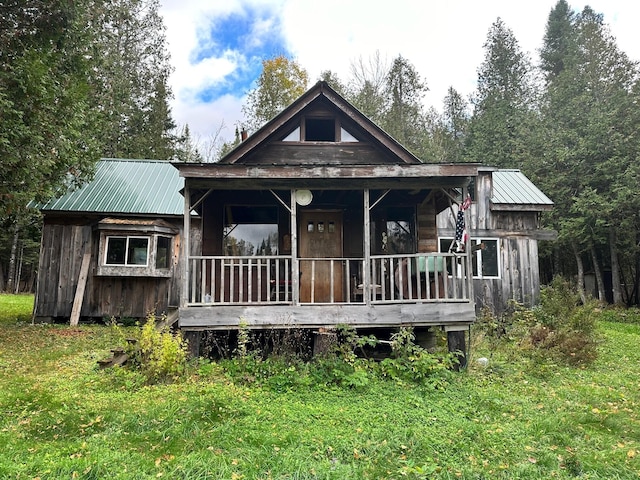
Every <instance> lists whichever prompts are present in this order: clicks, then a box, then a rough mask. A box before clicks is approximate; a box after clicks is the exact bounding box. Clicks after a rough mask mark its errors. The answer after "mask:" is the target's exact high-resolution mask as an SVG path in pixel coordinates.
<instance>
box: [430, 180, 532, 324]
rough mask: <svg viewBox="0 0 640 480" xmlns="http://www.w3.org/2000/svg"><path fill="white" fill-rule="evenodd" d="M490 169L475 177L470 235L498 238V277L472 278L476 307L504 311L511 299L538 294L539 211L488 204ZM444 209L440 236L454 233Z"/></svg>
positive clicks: (528, 300)
mask: <svg viewBox="0 0 640 480" xmlns="http://www.w3.org/2000/svg"><path fill="white" fill-rule="evenodd" d="M491 188H492V186H491V173H490V172H483V173H480V174H479V175H478V177H477V179H476V198H475V201H474V202H473V204H472V205H471V207H470V215H469V216H470V218H471V226H470V228H469V229H468V230H469V233H470V235H471V239H472V240H473V239H474V238H495V239H497V240H498V249H499V257H500V278H474V281H473V285H474V294H475V300H476V309H478V310H479V309H481V308H483V307H488V308H490V309H491V310H492V311H493V312H494V313H500V312H502V311H504V310H505V309H506V308H507V306H508V303H509V301H510V300H515V301H517V302H519V303H522V304H525V305H535V304H536V303H537V302H538V300H539V295H540V273H539V265H538V240H537V238H536V232H538V229H539V222H538V212H536V211H530V210H517V209H513V210H510V211H496V210H492V206H491V193H492V190H491ZM454 212H457V209H456V207H455V206H454V208H453V211H452V210H450V209H449V210H446V211H444V212H441V213H440V214H439V215H438V219H437V223H438V234H439V236H440V237H453V235H454V234H455V214H454Z"/></svg>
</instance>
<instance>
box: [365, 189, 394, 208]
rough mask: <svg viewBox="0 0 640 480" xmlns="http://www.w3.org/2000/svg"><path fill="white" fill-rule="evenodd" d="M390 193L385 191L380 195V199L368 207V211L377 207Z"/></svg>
mask: <svg viewBox="0 0 640 480" xmlns="http://www.w3.org/2000/svg"><path fill="white" fill-rule="evenodd" d="M390 191H391V190H387V191H386V192H384V193H383V194H382V195H380V198H378V199H377V200H376V201H375V202H373V205H371V206H370V207H369V210H372V209H373V208H375V206H376V205H378V204H379V203H380V202H381V201H382V200H383V199H384V197H386V196H387V195H388V194H389V192H390Z"/></svg>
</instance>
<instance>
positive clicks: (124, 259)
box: [104, 236, 150, 267]
mask: <svg viewBox="0 0 640 480" xmlns="http://www.w3.org/2000/svg"><path fill="white" fill-rule="evenodd" d="M149 240H150V237H139V236H107V248H106V250H105V261H104V264H105V265H108V266H116V265H118V266H120V265H127V266H138V267H146V266H147V265H148V264H149Z"/></svg>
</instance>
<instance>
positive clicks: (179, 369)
mask: <svg viewBox="0 0 640 480" xmlns="http://www.w3.org/2000/svg"><path fill="white" fill-rule="evenodd" d="M114 328H119V327H117V326H115V327H114ZM127 343H128V346H127V349H126V352H127V354H128V355H129V362H128V365H129V366H130V367H132V368H134V369H137V370H139V371H140V372H141V373H142V374H143V375H144V377H145V378H146V380H147V383H150V384H155V383H167V382H172V381H175V380H178V379H179V378H180V377H181V376H183V375H184V373H185V369H186V366H187V357H188V350H187V342H186V341H185V340H184V339H183V338H182V334H181V333H180V332H179V331H178V332H176V333H172V332H171V331H170V330H169V328H168V327H162V328H158V325H157V323H156V316H155V314H153V313H150V314H149V315H148V316H147V318H146V321H145V323H144V325H142V326H141V327H138V328H137V330H135V331H134V336H133V338H132V339H130V340H129V341H128V342H127Z"/></svg>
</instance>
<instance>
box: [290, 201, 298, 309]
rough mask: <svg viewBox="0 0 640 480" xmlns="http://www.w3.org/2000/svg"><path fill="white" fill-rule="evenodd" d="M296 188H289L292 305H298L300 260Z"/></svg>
mask: <svg viewBox="0 0 640 480" xmlns="http://www.w3.org/2000/svg"><path fill="white" fill-rule="evenodd" d="M296 203H297V202H296V190H295V189H291V207H290V208H289V212H291V295H292V299H291V300H292V301H293V304H294V305H300V261H299V260H298V209H297V207H296Z"/></svg>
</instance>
